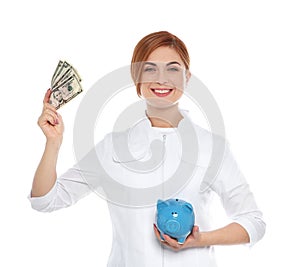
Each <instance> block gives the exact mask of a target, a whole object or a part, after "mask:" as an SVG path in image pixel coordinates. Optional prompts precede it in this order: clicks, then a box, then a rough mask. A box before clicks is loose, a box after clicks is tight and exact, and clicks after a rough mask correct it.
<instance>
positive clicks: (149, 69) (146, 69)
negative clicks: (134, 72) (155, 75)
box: [144, 67, 156, 72]
mask: <svg viewBox="0 0 300 267" xmlns="http://www.w3.org/2000/svg"><path fill="white" fill-rule="evenodd" d="M155 71H156V68H154V67H146V68H145V69H144V72H155Z"/></svg>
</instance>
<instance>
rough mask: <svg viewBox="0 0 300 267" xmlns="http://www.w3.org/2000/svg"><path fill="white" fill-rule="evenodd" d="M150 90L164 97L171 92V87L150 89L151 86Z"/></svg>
mask: <svg viewBox="0 0 300 267" xmlns="http://www.w3.org/2000/svg"><path fill="white" fill-rule="evenodd" d="M151 91H152V92H153V93H154V94H155V95H156V96H158V97H165V96H168V95H169V94H171V92H172V91H173V89H152V88H151Z"/></svg>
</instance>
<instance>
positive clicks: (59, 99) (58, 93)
mask: <svg viewBox="0 0 300 267" xmlns="http://www.w3.org/2000/svg"><path fill="white" fill-rule="evenodd" d="M54 98H55V99H56V100H58V101H61V100H62V94H61V92H60V91H55V92H54Z"/></svg>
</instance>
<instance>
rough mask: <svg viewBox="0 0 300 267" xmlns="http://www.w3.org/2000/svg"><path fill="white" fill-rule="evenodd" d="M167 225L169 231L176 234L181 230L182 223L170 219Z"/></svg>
mask: <svg viewBox="0 0 300 267" xmlns="http://www.w3.org/2000/svg"><path fill="white" fill-rule="evenodd" d="M165 227H166V230H167V231H168V232H169V233H172V234H175V233H177V232H178V231H179V230H180V223H179V222H177V221H175V220H169V221H167V222H166V224H165Z"/></svg>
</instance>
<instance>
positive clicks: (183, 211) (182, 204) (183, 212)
mask: <svg viewBox="0 0 300 267" xmlns="http://www.w3.org/2000/svg"><path fill="white" fill-rule="evenodd" d="M194 223H195V214H194V209H193V206H192V205H191V204H190V203H188V202H186V201H184V200H180V199H168V200H166V201H162V200H158V201H157V206H156V226H157V228H158V230H159V232H160V236H161V239H162V240H164V238H163V234H167V235H168V236H170V237H172V238H175V239H177V242H178V243H179V244H183V243H184V241H185V239H186V238H187V236H188V235H189V234H190V233H191V231H192V229H193V226H194Z"/></svg>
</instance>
